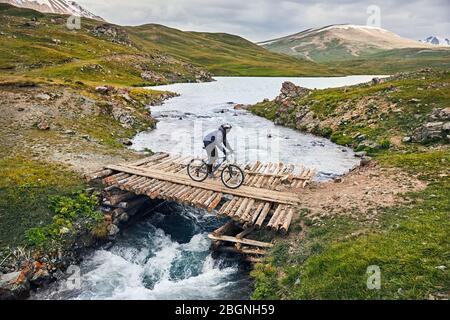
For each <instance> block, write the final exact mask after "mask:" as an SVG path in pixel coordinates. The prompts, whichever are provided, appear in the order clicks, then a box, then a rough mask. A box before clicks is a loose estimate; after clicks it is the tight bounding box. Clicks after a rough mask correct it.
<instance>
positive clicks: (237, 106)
mask: <svg viewBox="0 0 450 320" xmlns="http://www.w3.org/2000/svg"><path fill="white" fill-rule="evenodd" d="M249 107H250V106H249V105H245V104H237V105H235V106H234V110H248V108H249Z"/></svg>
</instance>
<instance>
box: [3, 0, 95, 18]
mask: <svg viewBox="0 0 450 320" xmlns="http://www.w3.org/2000/svg"><path fill="white" fill-rule="evenodd" d="M0 3H8V4H11V5H13V6H16V7H20V8H27V9H33V10H36V11H40V12H44V13H57V14H66V15H73V16H78V17H84V18H90V19H95V20H103V19H102V18H101V17H99V16H97V15H95V14H94V13H92V12H90V11H89V10H86V9H85V8H83V7H82V6H80V5H79V4H78V3H77V2H75V1H66V0H0Z"/></svg>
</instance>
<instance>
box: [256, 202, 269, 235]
mask: <svg viewBox="0 0 450 320" xmlns="http://www.w3.org/2000/svg"><path fill="white" fill-rule="evenodd" d="M271 207H272V204H271V203H269V202H268V203H266V204H265V205H264V209H263V211H262V212H261V214H260V215H259V217H258V220H257V221H256V224H255V226H256V228H257V229H258V230H259V229H261V227H262V225H263V223H264V221H265V220H266V218H267V216H268V215H269V212H270V209H271Z"/></svg>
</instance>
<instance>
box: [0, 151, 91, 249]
mask: <svg viewBox="0 0 450 320" xmlns="http://www.w3.org/2000/svg"><path fill="white" fill-rule="evenodd" d="M0 166H1V167H2V175H1V176H0V247H4V246H17V245H20V244H22V243H23V241H24V239H25V232H26V230H28V229H30V228H34V227H37V226H40V225H46V224H48V223H49V222H51V220H52V217H53V212H52V211H51V210H50V208H49V204H50V203H49V198H50V197H52V196H56V195H68V194H70V193H72V192H75V191H78V190H81V189H83V188H84V187H85V184H84V182H83V181H82V180H81V178H80V177H79V175H78V174H76V173H74V172H72V171H71V170H69V169H67V168H65V167H62V166H58V165H53V164H49V163H44V162H39V161H32V160H27V159H26V158H24V157H14V158H9V157H3V158H2V159H0Z"/></svg>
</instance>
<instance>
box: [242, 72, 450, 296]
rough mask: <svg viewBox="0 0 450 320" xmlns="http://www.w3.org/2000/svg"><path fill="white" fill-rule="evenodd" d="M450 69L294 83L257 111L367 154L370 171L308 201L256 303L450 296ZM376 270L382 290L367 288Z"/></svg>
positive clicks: (258, 275) (280, 244)
mask: <svg viewBox="0 0 450 320" xmlns="http://www.w3.org/2000/svg"><path fill="white" fill-rule="evenodd" d="M449 75H450V73H449V72H448V71H433V70H429V69H427V70H423V71H421V72H414V73H409V74H400V75H397V76H394V77H392V78H391V79H388V80H387V81H383V80H380V79H374V81H373V82H372V83H371V84H366V85H359V86H353V87H346V88H340V89H328V90H316V91H309V90H302V89H300V88H296V87H295V86H292V85H288V84H286V85H285V86H284V92H282V94H281V95H280V96H279V97H278V98H277V99H276V100H274V101H265V102H263V103H260V104H257V105H255V106H252V107H251V108H250V110H251V111H252V112H253V113H255V114H257V115H260V116H264V117H266V118H268V119H270V120H272V121H275V122H276V123H278V124H281V125H286V126H289V127H293V128H296V129H298V130H302V131H306V132H311V133H314V134H319V135H321V136H325V137H329V138H331V140H332V141H334V142H336V143H338V144H341V145H347V146H350V147H352V148H355V149H356V150H357V151H359V152H360V153H359V155H360V156H361V157H363V160H362V164H363V165H365V166H364V167H362V168H360V169H357V170H355V171H354V172H352V173H351V174H350V175H348V176H346V177H343V178H339V179H337V180H336V181H334V182H331V183H327V184H321V185H319V186H316V187H315V188H313V189H311V190H309V191H308V192H306V194H305V195H304V198H303V199H304V203H303V205H302V206H301V207H299V208H298V209H299V215H298V217H297V219H296V222H295V225H294V227H293V231H292V232H291V234H290V235H289V237H288V238H285V239H281V238H280V239H278V240H277V246H276V248H275V249H274V250H273V251H272V253H271V255H270V257H269V258H268V259H267V260H266V261H265V263H263V264H259V265H257V267H256V269H255V271H254V272H253V276H254V278H255V280H256V288H255V292H254V295H253V298H254V299H448V292H449V288H450V281H449V279H450V277H449V273H448V272H449V271H448V268H449V266H448V257H447V254H448V248H449V245H450V243H449V242H448V239H449V231H448V230H450V225H449V221H450V220H449V212H450V204H449V202H448V199H449V198H450V194H449V190H450V180H449V172H448V165H449V161H450V151H449V146H448V142H449V136H448V134H449V132H448V124H449V120H450V117H449V115H450V113H449V111H448V105H447V103H448V101H449V98H450V97H449V90H448V86H449V85H450V83H449V81H450V76H449ZM370 266H378V267H380V270H381V277H382V278H381V279H382V283H381V288H380V289H379V290H370V289H368V286H367V281H368V278H369V276H370V275H369V274H367V272H368V271H367V270H368V268H369V267H370Z"/></svg>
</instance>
